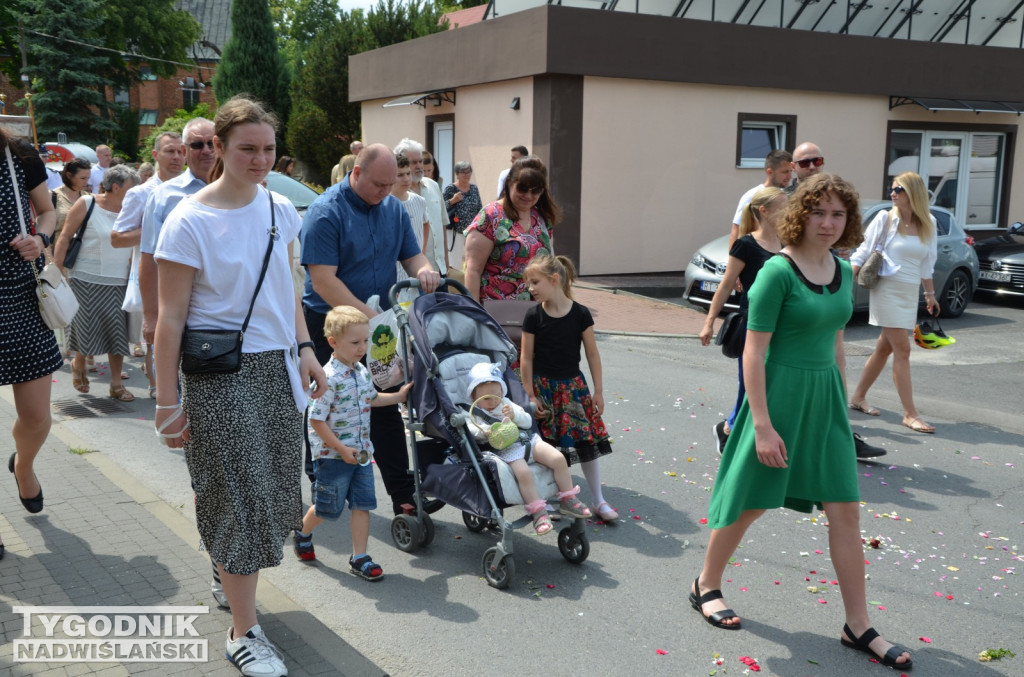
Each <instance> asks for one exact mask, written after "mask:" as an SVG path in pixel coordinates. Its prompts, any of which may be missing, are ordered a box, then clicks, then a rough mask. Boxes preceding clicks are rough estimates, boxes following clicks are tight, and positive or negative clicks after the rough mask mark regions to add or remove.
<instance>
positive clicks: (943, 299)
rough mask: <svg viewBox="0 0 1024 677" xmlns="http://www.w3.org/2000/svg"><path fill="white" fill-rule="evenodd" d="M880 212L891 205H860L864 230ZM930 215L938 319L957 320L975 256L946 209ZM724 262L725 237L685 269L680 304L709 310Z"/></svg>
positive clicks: (973, 276)
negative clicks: (935, 239)
mask: <svg viewBox="0 0 1024 677" xmlns="http://www.w3.org/2000/svg"><path fill="white" fill-rule="evenodd" d="M883 209H892V203H891V202H877V203H870V204H863V203H862V207H861V211H862V214H863V217H864V225H865V227H866V226H867V224H869V223H871V220H872V219H874V218H875V215H876V214H878V212H880V211H882V210H883ZM931 212H932V216H934V217H935V223H936V226H937V230H938V246H939V258H938V260H937V261H936V262H935V274H934V276H933V278H932V279H933V280H934V282H935V289H936V292H937V294H938V296H937V298H938V301H939V306H940V307H941V314H940V316H941V317H943V318H946V317H960V315H962V314H963V312H964V310H965V309H966V308H967V304H968V303H969V302H970V300H971V297H972V296H973V295H974V290H975V289H977V288H978V272H979V268H978V255H977V253H975V251H974V238H972V237H971V236H969V235H967V234H966V233H965V232H964V230H963V228H961V227H960V224H958V223H957V222H956V219H955V218H954V217H953V214H952V213H951V212H950V211H949V210H948V209H944V208H942V207H935V206H933V207H932V208H931ZM728 259H729V236H728V235H723V236H722V237H720V238H718V239H717V240H712V241H711V242H709V243H707V244H706V245H704V246H703V247H701V248H700V249H698V250H697V253H696V254H694V255H693V258H692V259H690V263H689V265H687V266H686V283H685V289H684V291H683V300H685V301H688V302H689V303H691V304H693V305H695V306H700V307H702V308H705V309H706V308H708V307H710V306H711V299H712V297H714V295H715V291H717V290H718V285H719V283H720V282H721V281H722V276H723V275H725V266H726V263H727V262H728ZM923 298H924V297H923V295H922V299H923ZM922 303H923V300H922ZM738 304H739V295H738V294H737V293H736V292H735V291H734V292H732V294H730V295H729V299H728V300H727V301H726V308H728V309H735V308H737V307H738ZM853 308H854V310H867V309H868V290H867V289H864V288H863V287H856V290H855V292H854V295H853Z"/></svg>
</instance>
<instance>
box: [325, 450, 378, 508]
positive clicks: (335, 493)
mask: <svg viewBox="0 0 1024 677" xmlns="http://www.w3.org/2000/svg"><path fill="white" fill-rule="evenodd" d="M313 473H314V475H315V476H316V480H315V481H314V482H313V505H314V507H315V509H316V516H317V517H321V518H323V519H326V520H336V519H338V518H339V517H341V513H342V511H343V510H344V509H345V501H346V500H347V501H348V507H349V510H374V509H376V507H377V497H376V495H375V494H374V490H373V465H372V464H371V465H352V464H349V463H345V461H342V460H341V459H340V458H319V459H316V460H314V461H313Z"/></svg>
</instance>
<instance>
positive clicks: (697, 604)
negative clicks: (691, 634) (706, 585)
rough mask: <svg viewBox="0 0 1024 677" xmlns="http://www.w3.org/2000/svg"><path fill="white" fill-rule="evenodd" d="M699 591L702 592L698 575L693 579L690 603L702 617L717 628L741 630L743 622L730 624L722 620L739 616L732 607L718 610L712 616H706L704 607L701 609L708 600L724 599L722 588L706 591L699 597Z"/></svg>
mask: <svg viewBox="0 0 1024 677" xmlns="http://www.w3.org/2000/svg"><path fill="white" fill-rule="evenodd" d="M699 592H700V576H698V577H697V578H695V579H693V590H692V591H691V592H690V605H691V606H692V607H693V608H694V609H695V610H696V611H697V613H699V614H700V615H701V617H702V618H703V619H704V620H706V621H707V622H708V623H710V624H711V625H713V626H715V627H716V628H722V629H723V630H739V629H740V627H741V625H742V623H730V624H728V625H727V624H725V623H723V622H722V621H724V620H725V619H727V618H739V616H738V615H737V614H736V612H735V611H733V610H732V609H722V610H721V611H716V612H715V613H713V614H711V615H710V616H705V615H704V611H703V609H701V607H702V606H704V605H705V604H707V603H708V602H710V601H712V600H716V599H723V597H724V595H722V591H721V590H708V591H707V592H705V593H704V594H703V595H701V596H700V597H697V593H699Z"/></svg>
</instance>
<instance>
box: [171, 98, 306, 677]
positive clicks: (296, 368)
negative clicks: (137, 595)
mask: <svg viewBox="0 0 1024 677" xmlns="http://www.w3.org/2000/svg"><path fill="white" fill-rule="evenodd" d="M276 125H277V120H276V118H274V116H273V115H272V114H270V113H268V112H266V111H265V110H264V109H263V108H262V107H261V106H260V105H259V104H257V103H255V102H254V101H251V100H249V99H247V98H245V97H241V96H237V97H234V98H233V99H230V100H229V101H227V102H225V103H224V104H223V105H222V106H221V107H220V109H219V110H218V111H217V116H216V118H215V119H214V137H213V148H214V153H215V154H216V160H215V164H214V166H213V169H212V170H211V172H210V178H211V182H210V184H209V185H208V186H206V187H205V188H203V189H202V190H200V191H199V192H198V193H196V194H195V195H194V196H192V197H190V198H188V199H185V200H182V201H181V203H180V204H178V206H177V207H175V208H174V210H173V211H172V212H171V214H170V215H169V216H168V218H167V221H166V222H165V223H164V226H163V229H162V230H161V232H160V239H159V241H158V243H157V246H156V251H155V252H154V257H155V258H156V259H157V260H158V261H159V263H160V266H159V268H160V270H159V287H160V289H159V314H158V319H157V326H156V341H155V342H154V343H155V345H156V365H157V407H156V409H157V412H156V420H155V424H156V428H157V432H158V433H159V434H160V435H161V436H162V437H163V438H164V439H166V440H167V443H168V445H169V446H171V447H174V448H181V447H184V450H185V461H186V463H187V464H188V470H189V475H190V477H191V479H192V486H193V488H194V489H195V494H196V525H197V527H198V529H199V535H200V537H201V539H202V543H203V545H204V546H205V547H206V550H207V551H208V552H209V554H210V558H211V559H212V560H213V561H214V562H215V564H216V566H217V568H218V571H219V574H220V581H221V583H222V584H223V586H224V594H225V596H226V597H227V600H228V604H229V606H230V609H231V619H232V627H231V628H230V629H229V630H228V633H227V641H226V642H225V650H226V653H227V656H228V659H229V660H230V661H231V662H232V663H233V664H234V665H235V666H236V667H238V668H239V670H241V671H242V673H243V674H246V675H251V674H259V675H267V676H268V677H269V676H270V675H286V674H288V671H287V668H286V667H285V665H284V662H283V661H282V660H281V657H280V653H279V652H278V651H277V649H276V648H275V647H274V646H273V644H271V643H270V641H269V640H268V639H267V637H266V635H265V634H263V631H262V629H261V628H260V626H259V624H258V621H257V617H256V585H257V581H258V578H259V571H260V569H264V568H267V567H272V566H277V565H278V564H280V563H281V558H282V554H283V553H282V546H283V544H284V539H285V537H286V536H287V535H288V533H289V532H290V531H292V530H293V529H298V528H300V527H301V525H302V493H301V490H300V480H301V471H302V413H301V412H302V411H303V410H304V409H305V406H306V403H307V400H308V397H309V394H308V392H306V391H305V389H306V388H308V384H309V381H310V379H311V378H313V379H315V380H316V392H314V393H313V396H314V397H319V396H320V395H321V394H322V393H323V391H324V389H325V387H326V380H325V377H324V371H323V369H322V368H321V367H320V365H319V364H318V363H317V361H316V356H315V354H314V352H313V343H312V342H311V341H310V340H309V332H308V331H307V329H306V322H305V319H304V318H303V316H302V312H301V310H299V308H300V306H299V304H298V302H297V299H296V296H295V289H294V286H293V284H292V272H291V261H292V247H293V242H294V240H295V239H296V237H297V235H298V233H299V228H300V227H301V225H302V221H301V220H300V219H299V215H298V213H297V212H296V211H295V208H294V207H293V206H292V204H291V203H290V202H288V201H287V199H285V198H284V197H281V196H277V195H276V194H273V193H270V192H269V191H267V190H266V189H264V188H262V187H261V186H260V183H261V182H262V181H263V179H264V178H265V177H266V175H267V173H268V172H269V171H270V169H271V168H272V167H273V163H274V155H275V150H276V145H275V129H276ZM225 242H230V243H231V246H229V247H226V246H223V244H224V243H225ZM268 247H269V249H270V252H271V254H270V259H269V263H268V265H267V271H266V276H265V278H264V281H263V284H262V285H261V286H260V287H259V293H258V294H256V295H255V297H254V292H255V290H256V288H257V285H258V280H259V276H260V270H261V268H262V264H263V261H264V259H265V257H266V253H267V250H268ZM254 298H255V301H254V302H253V299H254ZM250 303H254V305H253V310H252V316H251V320H250V323H249V325H248V328H247V330H246V332H245V340H244V342H243V344H242V355H241V368H240V370H239V371H238V372H236V373H228V374H210V373H198V374H183V375H182V376H181V404H180V405H179V404H178V392H177V386H178V365H179V363H180V361H181V344H182V340H181V339H182V332H183V330H184V329H185V328H186V326H187V327H188V328H189V329H193V330H217V329H219V330H225V329H226V330H239V329H240V328H241V326H242V324H243V322H244V319H245V317H246V314H247V312H248V310H249V306H250Z"/></svg>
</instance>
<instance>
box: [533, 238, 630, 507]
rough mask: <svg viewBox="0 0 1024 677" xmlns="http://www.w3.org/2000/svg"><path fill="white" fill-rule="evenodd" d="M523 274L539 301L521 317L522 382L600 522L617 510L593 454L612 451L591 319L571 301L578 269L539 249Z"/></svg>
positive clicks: (545, 434)
mask: <svg viewBox="0 0 1024 677" xmlns="http://www.w3.org/2000/svg"><path fill="white" fill-rule="evenodd" d="M525 275H526V281H527V282H528V283H529V286H530V293H531V294H533V297H534V298H535V299H536V300H537V301H539V303H538V304H537V305H536V306H534V307H533V308H531V309H530V310H529V311H527V313H526V318H525V319H524V320H523V350H522V355H521V356H520V359H521V363H520V366H521V369H522V375H523V387H524V388H525V389H526V394H527V395H528V396H529V398H530V402H532V403H533V404H534V405H535V406H536V407H537V410H536V415H537V417H538V418H539V419H540V432H541V436H542V437H543V438H544V439H545V440H547V441H548V442H550V443H551V444H552V445H554V446H556V447H558V448H559V449H561V451H562V453H563V454H565V457H566V461H568V463H569V465H572V463H573V461H577V462H579V463H580V466H581V467H582V469H583V474H584V476H585V477H586V478H587V484H588V485H589V486H590V494H591V497H592V498H593V501H594V507H593V512H594V513H595V514H596V515H598V516H599V517H600V518H601V519H602V520H604V521H610V520H614V519H617V518H618V516H619V514H618V513H617V512H615V509H614V508H612V506H610V505H609V504H608V502H607V501H605V500H604V495H603V494H602V491H601V473H600V470H599V469H598V466H597V459H598V458H599V457H601V456H604V455H606V454H610V453H612V446H611V443H610V442H609V441H608V432H607V430H605V427H604V421H602V420H601V414H602V413H603V412H604V394H603V392H602V378H601V377H602V374H601V355H600V353H598V351H597V341H596V339H595V338H594V318H593V317H592V316H591V315H590V311H589V310H587V308H586V306H582V305H580V304H579V303H576V302H575V301H573V300H572V281H573V280H574V279H575V278H576V269H575V268H574V267H573V265H572V261H570V260H569V259H568V258H566V257H565V256H559V257H553V256H550V255H547V254H542V255H540V256H538V257H536V258H535V259H533V261H531V262H530V264H529V265H528V266H527V267H526V271H525ZM580 346H582V347H583V350H584V352H585V353H586V355H587V364H588V365H589V367H590V375H591V377H592V378H593V379H594V391H593V395H591V392H590V388H589V387H588V386H587V380H586V379H585V378H584V376H583V372H582V371H580ZM576 491H579V487H576Z"/></svg>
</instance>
